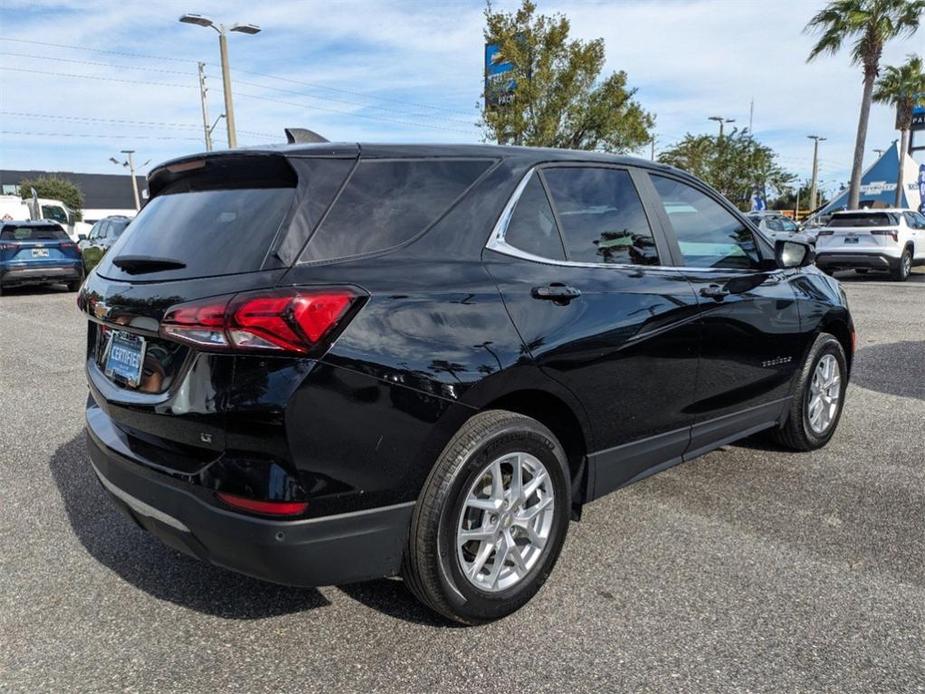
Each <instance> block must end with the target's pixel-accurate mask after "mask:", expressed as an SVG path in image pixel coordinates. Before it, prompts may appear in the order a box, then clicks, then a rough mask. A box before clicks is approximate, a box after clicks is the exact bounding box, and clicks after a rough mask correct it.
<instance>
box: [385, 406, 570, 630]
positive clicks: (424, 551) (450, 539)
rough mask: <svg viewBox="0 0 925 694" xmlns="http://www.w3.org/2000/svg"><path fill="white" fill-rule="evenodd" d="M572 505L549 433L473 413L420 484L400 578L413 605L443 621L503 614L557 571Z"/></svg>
mask: <svg viewBox="0 0 925 694" xmlns="http://www.w3.org/2000/svg"><path fill="white" fill-rule="evenodd" d="M518 469H519V470H521V474H520V476H519V477H518V476H517V473H516V472H515V471H516V470H518ZM518 479H519V480H520V481H519V483H518V482H517V480H518ZM496 481H497V483H498V485H499V486H498V487H496V486H495V484H496ZM531 487H532V488H533V491H531ZM518 491H522V493H520V494H518V493H517V492H518ZM493 504H497V505H493ZM570 507H571V494H570V485H569V471H568V463H567V460H566V456H565V452H564V450H563V448H562V445H561V444H560V443H559V441H558V440H557V439H556V437H555V436H554V435H553V433H552V432H551V431H549V429H547V428H546V427H545V426H543V425H542V424H541V423H540V422H538V421H536V420H535V419H531V418H530V417H526V416H524V415H520V414H516V413H514V412H507V411H505V410H489V411H487V412H482V413H480V414H477V415H475V416H474V417H472V418H471V419H469V420H468V421H467V422H466V423H465V424H464V425H463V426H462V427H461V428H460V430H459V431H458V432H457V433H456V435H455V436H454V437H453V439H452V440H451V441H450V442H449V443H448V444H447V446H446V448H445V449H444V450H443V452H442V453H441V454H440V457H439V458H438V459H437V462H436V464H435V465H434V468H433V470H432V471H431V473H430V476H429V477H428V478H427V481H426V482H425V484H424V489H423V490H422V491H421V495H420V497H419V499H418V503H417V505H416V506H415V509H414V515H413V516H412V520H411V532H410V536H409V540H408V547H407V550H406V552H405V557H404V561H403V565H402V576H403V577H404V579H405V582H406V583H407V585H408V587H409V588H410V589H411V591H412V592H413V593H414V594H415V596H416V597H417V598H418V599H419V600H420V601H421V602H423V603H424V604H425V605H427V606H428V607H430V608H431V609H433V610H434V611H436V612H439V613H440V614H442V615H444V616H446V617H448V618H449V619H451V620H454V621H457V622H460V623H462V624H482V623H484V622H489V621H491V620H494V619H499V618H501V617H505V616H507V615H509V614H511V613H512V612H514V611H516V610H518V609H519V608H520V607H522V606H523V605H524V604H526V603H527V602H528V601H529V600H530V599H531V598H532V597H533V596H534V595H535V594H536V593H537V591H539V589H540V588H541V587H542V585H543V583H544V582H545V581H546V579H547V577H548V576H549V574H550V572H551V571H552V569H553V566H555V563H556V559H558V557H559V552H560V551H561V549H562V543H563V542H564V541H565V534H566V532H567V530H568V523H569V516H570V514H569V510H570ZM531 514H532V515H531ZM473 535H478V537H477V538H474V539H471V540H467V539H466V538H467V537H471V536H473Z"/></svg>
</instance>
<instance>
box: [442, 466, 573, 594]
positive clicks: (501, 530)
mask: <svg viewBox="0 0 925 694" xmlns="http://www.w3.org/2000/svg"><path fill="white" fill-rule="evenodd" d="M554 513H555V492H554V489H553V480H552V478H551V477H550V475H549V472H548V470H547V469H546V467H545V466H544V465H543V463H542V462H540V460H539V459H538V458H536V457H535V456H533V455H531V454H529V453H525V452H521V451H518V452H513V453H506V454H505V455H503V456H501V457H500V458H497V459H496V460H493V461H492V462H491V463H490V464H489V465H487V466H486V467H485V468H484V469H483V470H482V471H481V472H480V473H479V475H478V477H477V478H476V480H475V482H474V483H473V484H472V486H471V487H470V489H469V491H468V493H467V494H466V498H465V500H464V502H463V508H462V512H461V513H460V517H459V522H458V524H457V529H456V548H457V557H458V560H459V565H460V568H461V569H462V572H463V574H464V575H465V576H466V578H467V579H468V580H469V582H470V583H471V584H472V585H474V586H475V587H476V588H478V589H480V590H483V591H487V592H492V593H494V592H498V591H501V590H506V589H508V588H511V587H512V586H514V585H516V584H518V583H519V582H520V581H521V580H523V578H524V577H525V576H526V575H527V574H528V573H529V572H530V570H531V569H532V568H533V567H534V566H536V564H537V562H538V561H539V560H540V557H541V556H542V555H543V550H544V548H545V546H546V543H547V541H548V540H549V536H550V533H551V532H552V528H553V515H554Z"/></svg>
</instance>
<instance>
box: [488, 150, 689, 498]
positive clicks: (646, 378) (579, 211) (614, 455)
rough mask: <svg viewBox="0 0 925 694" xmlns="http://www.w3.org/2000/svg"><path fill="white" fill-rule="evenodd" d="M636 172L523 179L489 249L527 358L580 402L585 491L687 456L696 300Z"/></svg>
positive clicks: (607, 170)
mask: <svg viewBox="0 0 925 694" xmlns="http://www.w3.org/2000/svg"><path fill="white" fill-rule="evenodd" d="M638 178H639V174H638V173H637V172H636V171H634V170H633V169H629V168H623V167H610V166H600V165H590V164H589V165H577V166H563V165H549V166H546V167H539V168H537V169H535V170H533V171H532V172H531V173H530V174H528V175H527V177H526V178H525V179H524V180H523V181H522V182H521V184H520V187H519V189H518V191H517V193H515V196H514V200H512V202H511V203H509V207H508V209H507V210H506V211H505V214H504V215H503V216H502V222H500V223H499V224H500V226H499V228H497V229H496V230H495V233H494V234H493V236H492V238H491V240H490V242H489V246H488V250H486V253H485V255H484V259H485V261H486V265H487V267H488V269H489V271H490V273H491V274H492V276H493V277H494V278H495V280H496V281H497V283H498V286H499V288H500V290H501V293H502V295H503V297H504V301H505V304H506V306H507V308H508V311H509V313H510V315H511V317H512V319H513V322H514V325H515V326H516V328H517V330H518V331H519V332H520V335H521V338H522V339H523V341H524V343H525V349H526V350H528V351H529V353H530V356H531V357H532V358H533V359H534V360H535V362H536V363H537V364H538V365H539V366H540V368H542V369H543V371H545V372H546V374H548V375H549V376H550V377H551V378H553V379H555V380H556V381H558V382H559V383H561V384H562V385H564V386H565V387H566V388H568V389H569V390H570V391H571V392H572V393H573V394H574V395H575V396H576V398H577V399H578V400H579V401H580V402H581V403H582V405H583V406H584V408H585V413H586V415H587V417H588V419H589V421H590V426H591V429H592V433H593V437H594V443H593V446H594V448H595V450H593V451H590V455H589V462H590V467H589V472H590V475H591V477H592V479H591V480H590V488H589V491H590V495H591V496H592V497H596V496H600V495H601V494H604V493H606V492H608V491H610V490H612V489H614V488H616V487H618V486H620V485H621V484H623V483H625V482H627V481H629V480H631V479H633V478H634V477H636V476H639V475H641V474H644V473H645V471H646V470H647V469H649V468H651V467H653V466H655V465H659V464H665V463H669V462H671V461H678V460H680V456H681V454H682V452H683V451H684V449H685V448H686V447H687V445H688V441H689V428H690V424H691V421H692V418H691V416H690V414H689V413H688V412H687V411H686V407H687V405H689V403H690V401H691V400H692V399H693V397H694V386H695V373H696V363H697V342H698V335H697V327H696V319H695V315H696V307H697V305H696V299H695V298H694V295H693V292H692V290H691V287H690V285H689V283H688V282H687V280H685V278H684V277H683V275H682V274H681V273H680V272H679V271H678V270H676V269H672V268H667V267H663V265H664V264H667V263H666V262H663V261H665V260H667V256H668V248H667V246H666V245H665V244H664V242H663V241H662V239H661V238H660V237H659V236H658V234H656V233H655V232H654V231H653V224H652V222H651V220H650V219H649V217H648V216H647V214H646V211H645V208H644V206H643V203H642V200H641V198H640V193H639V190H638V187H637V180H638Z"/></svg>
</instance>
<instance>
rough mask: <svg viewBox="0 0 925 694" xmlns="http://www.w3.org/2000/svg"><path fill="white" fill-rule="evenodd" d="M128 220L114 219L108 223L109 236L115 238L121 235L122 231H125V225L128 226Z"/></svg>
mask: <svg viewBox="0 0 925 694" xmlns="http://www.w3.org/2000/svg"><path fill="white" fill-rule="evenodd" d="M128 223H129V220H127V219H114V220H113V221H112V222H111V223H110V224H109V238H111V239H117V238H119V237H120V236H122V232H123V231H125V227H127V226H128Z"/></svg>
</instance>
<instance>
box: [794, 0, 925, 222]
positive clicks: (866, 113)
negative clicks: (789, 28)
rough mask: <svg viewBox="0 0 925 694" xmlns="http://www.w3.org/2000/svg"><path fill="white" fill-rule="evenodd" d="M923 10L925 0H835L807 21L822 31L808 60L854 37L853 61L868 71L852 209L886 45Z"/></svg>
mask: <svg viewBox="0 0 925 694" xmlns="http://www.w3.org/2000/svg"><path fill="white" fill-rule="evenodd" d="M923 12H925V0H832V1H831V2H829V4H828V5H826V6H825V7H824V8H823V9H822V10H820V11H819V12H818V13H817V14H816V15H815V16H814V17H813V18H812V19H810V20H809V23H808V24H807V25H806V30H807V31H814V32H818V33H820V34H821V36H820V37H819V40H818V41H817V42H816V45H815V46H813V49H812V50H811V51H810V52H809V57H808V58H807V62H809V61H811V60H815V59H816V58H817V57H819V56H820V55H822V54H824V53H832V54H834V53H838V51H839V50H840V49H841V47H842V44H843V43H845V42H846V41H849V40H853V41H854V43H853V44H852V45H851V63H852V64H853V65H860V66H861V68H862V69H863V72H864V92H863V96H862V97H861V113H860V116H859V118H858V132H857V138H856V139H855V143H854V162H853V164H852V166H851V184H850V186H849V193H848V208H849V209H857V207H858V204H859V202H860V199H861V167H862V165H863V162H864V147H865V143H866V141H867V123H868V120H869V119H870V104H871V101H872V99H873V93H874V81H875V80H876V79H877V75H878V74H879V72H880V56H881V55H882V54H883V46H884V44H886V42H887V41H890V40H891V39H894V38H896V37H898V36H912V35H913V34H914V33H915V32H916V30H917V29H918V28H919V21H920V19H921V16H922V13H923Z"/></svg>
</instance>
